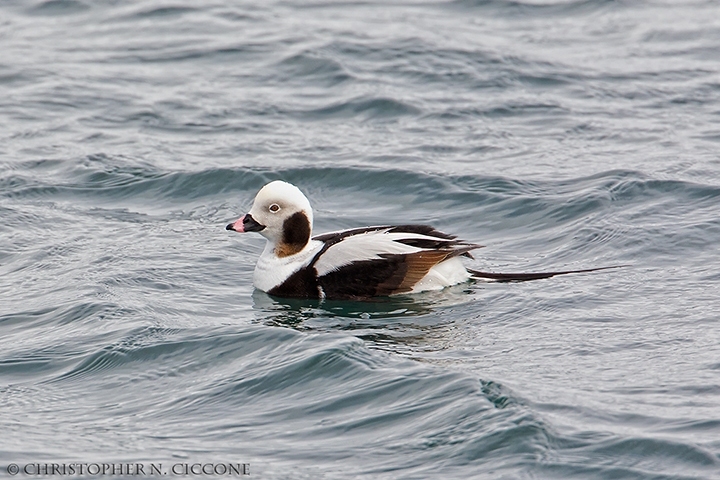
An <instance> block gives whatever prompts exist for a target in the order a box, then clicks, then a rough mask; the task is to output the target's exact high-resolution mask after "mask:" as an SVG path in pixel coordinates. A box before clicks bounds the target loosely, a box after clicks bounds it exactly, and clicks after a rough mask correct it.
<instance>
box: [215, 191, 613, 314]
mask: <svg viewBox="0 0 720 480" xmlns="http://www.w3.org/2000/svg"><path fill="white" fill-rule="evenodd" d="M225 228H226V230H232V231H235V232H238V233H250V232H255V233H258V234H260V235H261V236H263V237H265V239H266V240H267V242H266V244H265V248H264V250H263V251H262V253H261V254H260V257H259V258H258V260H257V263H256V265H255V270H254V272H253V285H254V286H255V288H257V289H258V290H261V291H263V292H266V293H267V294H269V295H271V296H276V297H287V298H304V299H320V300H324V299H333V300H368V299H372V298H374V297H389V296H394V295H401V294H415V293H420V292H427V291H432V290H441V289H444V288H446V287H450V286H453V285H458V284H461V283H464V282H469V281H471V280H472V279H483V280H489V281H498V282H518V281H527V280H539V279H543V278H549V277H553V276H555V275H563V274H569V273H585V272H592V271H596V270H603V269H605V268H614V267H600V268H591V269H584V270H566V271H557V272H539V273H493V272H482V271H478V270H473V269H470V268H467V267H465V265H464V264H463V262H462V261H461V257H468V258H473V257H472V254H471V252H472V251H473V250H476V249H479V248H482V247H483V246H482V245H479V244H476V243H470V242H466V241H463V240H459V239H458V238H457V237H456V236H455V235H450V234H447V233H443V232H441V231H438V230H436V229H435V228H434V227H431V226H429V225H412V224H410V225H380V226H368V227H360V228H353V229H350V230H340V231H334V232H329V233H324V234H321V235H317V236H313V235H312V234H313V229H312V228H313V210H312V207H311V205H310V201H309V200H308V199H307V197H306V196H305V195H304V194H303V193H302V191H300V189H299V188H298V187H296V186H295V185H292V184H290V183H288V182H285V181H282V180H275V181H272V182H270V183H268V184H267V185H265V186H264V187H262V188H261V189H260V191H259V192H258V193H257V195H256V196H255V200H254V202H253V205H252V208H251V209H250V211H249V212H248V213H246V214H244V215H242V216H241V217H240V218H239V219H237V220H236V221H234V222H232V223H229V224H228V225H227V226H226V227H225Z"/></svg>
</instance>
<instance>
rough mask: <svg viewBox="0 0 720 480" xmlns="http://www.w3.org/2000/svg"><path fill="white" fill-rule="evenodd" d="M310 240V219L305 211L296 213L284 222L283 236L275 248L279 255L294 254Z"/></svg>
mask: <svg viewBox="0 0 720 480" xmlns="http://www.w3.org/2000/svg"><path fill="white" fill-rule="evenodd" d="M309 240H310V221H309V220H308V218H307V216H306V215H305V213H303V212H297V213H294V214H293V215H292V216H291V217H290V218H288V219H287V220H285V222H283V237H282V241H281V242H280V244H279V245H278V246H277V248H276V249H275V254H276V255H277V256H278V257H287V256H289V255H294V254H296V253H298V252H299V251H300V250H302V249H303V248H305V245H307V243H308V241H309Z"/></svg>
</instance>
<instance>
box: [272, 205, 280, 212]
mask: <svg viewBox="0 0 720 480" xmlns="http://www.w3.org/2000/svg"><path fill="white" fill-rule="evenodd" d="M278 210H280V205H278V204H277V203H273V204H272V205H270V211H271V212H273V213H275V212H277V211H278Z"/></svg>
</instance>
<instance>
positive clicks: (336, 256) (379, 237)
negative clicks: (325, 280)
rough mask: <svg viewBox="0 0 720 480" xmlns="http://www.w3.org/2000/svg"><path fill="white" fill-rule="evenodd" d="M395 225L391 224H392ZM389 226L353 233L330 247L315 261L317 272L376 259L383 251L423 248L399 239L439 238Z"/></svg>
mask: <svg viewBox="0 0 720 480" xmlns="http://www.w3.org/2000/svg"><path fill="white" fill-rule="evenodd" d="M390 228H392V227H390ZM390 228H387V229H383V230H376V231H370V232H363V233H358V234H356V235H350V236H348V237H346V238H344V239H343V240H341V241H340V242H338V243H336V244H334V245H332V246H331V247H329V248H328V249H327V250H326V251H325V252H324V253H323V254H322V255H321V256H320V258H319V259H318V260H317V262H316V263H315V269H316V270H317V273H318V276H322V275H326V274H327V273H330V272H332V271H333V270H337V269H338V268H341V267H343V266H345V265H349V264H351V263H354V262H361V261H364V260H377V259H379V258H382V257H381V256H380V255H382V254H400V255H407V254H409V253H415V252H420V251H422V250H423V249H422V248H418V247H413V246H411V245H406V244H404V243H400V242H399V241H397V240H406V239H418V240H438V238H437V237H430V236H428V235H422V234H418V233H402V232H393V233H389V232H388V230H390Z"/></svg>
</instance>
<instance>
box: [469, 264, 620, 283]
mask: <svg viewBox="0 0 720 480" xmlns="http://www.w3.org/2000/svg"><path fill="white" fill-rule="evenodd" d="M627 266H629V265H613V266H612V267H597V268H586V269H584V270H565V271H562V272H537V273H493V272H481V271H479V270H471V269H468V272H470V274H471V275H472V276H473V277H474V278H489V279H491V280H497V281H498V282H527V281H528V280H541V279H543V278H550V277H554V276H555V275H566V274H568V273H588V272H597V271H598V270H609V269H611V268H622V267H627Z"/></svg>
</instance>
